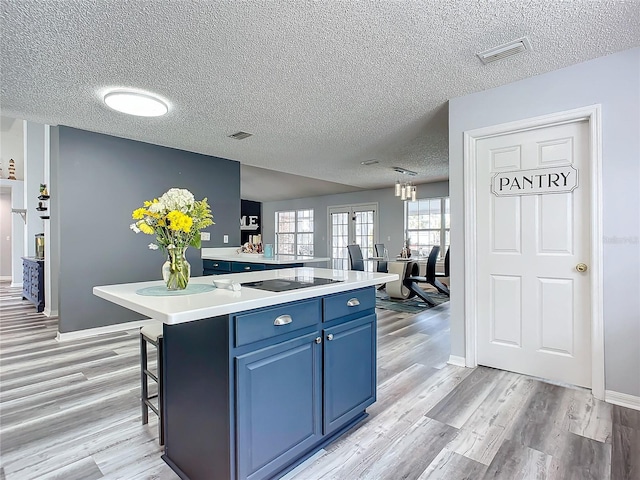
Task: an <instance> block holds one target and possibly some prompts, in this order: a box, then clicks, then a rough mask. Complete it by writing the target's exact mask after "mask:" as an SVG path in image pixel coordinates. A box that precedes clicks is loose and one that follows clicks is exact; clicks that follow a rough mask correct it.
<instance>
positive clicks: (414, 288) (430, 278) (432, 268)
mask: <svg viewBox="0 0 640 480" xmlns="http://www.w3.org/2000/svg"><path fill="white" fill-rule="evenodd" d="M439 254H440V247H439V246H434V247H433V248H432V249H431V251H430V252H429V258H427V271H426V275H425V276H424V277H420V276H417V275H412V276H409V277H406V278H405V279H404V281H403V283H404V286H405V287H407V288H408V289H409V290H411V292H412V293H414V294H415V295H417V296H419V297H420V298H422V299H423V300H424V301H425V302H427V303H428V304H429V305H431V306H434V305H436V303H435V302H434V301H433V299H431V297H430V296H429V294H428V293H427V292H425V291H424V290H422V288H420V286H419V285H418V282H422V283H428V284H430V285H433V286H434V287H435V288H436V289H437V290H438V291H439V292H440V293H442V294H444V295H447V296H449V289H448V288H447V286H446V285H444V284H442V283H441V282H440V281H439V280H438V279H437V278H436V262H437V261H438V255H439Z"/></svg>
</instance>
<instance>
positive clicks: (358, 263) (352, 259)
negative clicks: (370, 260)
mask: <svg viewBox="0 0 640 480" xmlns="http://www.w3.org/2000/svg"><path fill="white" fill-rule="evenodd" d="M347 250H348V251H349V270H358V271H360V272H364V260H363V258H362V250H361V249H360V245H357V244H354V245H347Z"/></svg>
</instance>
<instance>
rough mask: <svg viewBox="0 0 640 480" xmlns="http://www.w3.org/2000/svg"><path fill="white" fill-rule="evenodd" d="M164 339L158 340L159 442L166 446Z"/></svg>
mask: <svg viewBox="0 0 640 480" xmlns="http://www.w3.org/2000/svg"><path fill="white" fill-rule="evenodd" d="M162 343H163V342H162V337H160V338H159V339H158V358H157V360H156V361H157V364H158V440H159V441H160V445H164V399H163V397H164V392H163V391H162V388H163V387H162V359H163V358H164V357H163V355H162V353H163V352H162V349H163V347H162Z"/></svg>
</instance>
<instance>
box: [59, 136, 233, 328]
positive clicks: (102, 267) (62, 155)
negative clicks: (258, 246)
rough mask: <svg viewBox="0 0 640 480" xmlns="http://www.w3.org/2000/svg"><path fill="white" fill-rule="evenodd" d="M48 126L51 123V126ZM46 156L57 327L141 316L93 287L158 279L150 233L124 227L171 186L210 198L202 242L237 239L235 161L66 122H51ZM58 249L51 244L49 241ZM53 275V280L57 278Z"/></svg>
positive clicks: (193, 252) (195, 265) (193, 258)
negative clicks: (53, 148) (53, 143)
mask: <svg viewBox="0 0 640 480" xmlns="http://www.w3.org/2000/svg"><path fill="white" fill-rule="evenodd" d="M52 130H53V129H52ZM55 130H57V131H56V132H54V133H53V134H52V136H57V139H58V147H57V152H54V154H53V155H52V157H51V161H52V163H54V162H55V165H52V168H51V175H52V178H51V186H50V195H51V197H52V202H51V203H52V205H54V208H55V209H56V211H55V212H52V216H51V218H52V220H54V221H56V222H57V225H58V227H59V233H58V234H57V236H58V237H57V238H56V239H52V241H53V242H57V243H58V245H57V249H58V251H59V261H60V263H59V274H58V298H59V306H58V307H59V316H60V321H59V331H60V332H61V333H66V332H72V331H77V330H83V329H87V328H95V327H102V326H107V325H112V324H116V323H122V322H127V321H134V320H140V319H142V316H141V315H139V314H135V313H133V312H130V311H128V310H127V309H124V308H122V307H118V306H116V305H114V304H112V303H110V302H107V301H105V300H103V299H100V298H98V297H96V296H94V295H93V293H92V289H93V287H94V286H96V285H108V284H118V283H129V282H141V281H147V280H160V279H161V273H160V272H161V267H162V264H163V263H164V261H165V258H164V256H163V254H162V251H161V250H156V251H153V250H149V248H148V247H147V245H148V244H149V243H151V242H152V241H154V239H155V237H154V236H151V235H144V234H142V233H138V234H135V233H134V232H133V231H132V230H130V229H129V225H130V224H131V223H132V222H133V220H132V218H131V212H132V211H133V210H134V209H135V208H138V207H139V206H142V203H143V201H144V200H151V199H153V198H157V197H159V196H160V195H162V194H163V193H164V192H166V191H167V190H168V189H169V188H172V187H178V188H187V189H189V190H190V191H191V192H192V193H193V194H194V195H195V197H196V199H198V200H199V199H202V198H203V197H207V198H208V201H209V204H210V205H211V209H212V212H213V220H214V222H215V225H212V226H211V227H209V228H207V229H206V230H205V231H208V232H210V233H211V241H209V242H203V246H204V247H218V246H223V245H224V244H223V242H222V240H223V235H225V234H226V235H229V242H230V243H229V245H238V244H239V242H240V221H239V219H240V164H239V163H238V162H236V161H232V160H226V159H222V158H216V157H210V156H206V155H201V154H197V153H192V152H186V151H182V150H175V149H172V148H167V147H161V146H158V145H151V144H148V143H142V142H137V141H133V140H127V139H123V138H118V137H112V136H109V135H102V134H99V133H92V132H87V131H83V130H78V129H74V128H69V127H63V126H60V127H56V128H55ZM54 248H55V246H54ZM187 259H188V260H189V262H190V263H191V269H192V276H199V275H202V260H201V259H200V250H197V249H195V248H189V249H188V250H187ZM54 281H55V280H54Z"/></svg>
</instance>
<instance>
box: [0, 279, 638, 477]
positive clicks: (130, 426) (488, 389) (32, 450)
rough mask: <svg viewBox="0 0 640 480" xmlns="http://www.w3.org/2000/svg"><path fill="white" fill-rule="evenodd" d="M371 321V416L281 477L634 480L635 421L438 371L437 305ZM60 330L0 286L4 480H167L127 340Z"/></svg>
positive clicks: (445, 341) (509, 379)
mask: <svg viewBox="0 0 640 480" xmlns="http://www.w3.org/2000/svg"><path fill="white" fill-rule="evenodd" d="M378 314H379V317H378V332H379V335H378V345H379V351H378V362H379V363H378V367H379V368H378V401H377V402H376V403H375V404H374V405H372V406H371V407H370V408H369V409H368V411H369V413H370V416H369V417H368V418H367V419H366V420H365V421H364V422H362V423H361V424H360V425H359V426H358V427H356V428H355V429H353V430H352V431H351V432H349V434H347V435H346V436H344V437H342V438H341V439H340V440H338V441H337V442H335V443H334V444H332V445H331V446H330V447H329V448H328V449H327V450H325V451H322V452H320V453H319V454H318V455H317V456H316V457H314V459H312V460H311V461H308V462H306V463H305V464H303V465H302V466H301V467H299V468H298V469H296V470H295V471H293V472H290V474H289V475H287V477H286V478H288V479H294V480H319V479H335V480H356V479H385V480H386V479H389V480H396V479H405V478H406V479H421V480H423V479H443V480H457V479H489V478H492V479H505V480H518V479H576V480H578V479H579V480H583V479H584V480H587V479H598V480H606V479H611V480H640V412H637V411H634V410H629V409H625V408H622V407H616V406H612V405H609V404H606V403H603V402H599V401H596V400H594V399H593V398H592V397H591V395H590V394H589V392H588V391H586V390H583V389H577V388H565V387H561V386H557V385H552V384H550V383H545V382H542V381H539V380H536V379H533V378H530V377H526V376H522V375H518V374H513V373H509V372H503V371H499V370H494V369H490V368H484V367H480V368H477V369H475V370H470V369H465V368H460V367H455V366H452V365H447V363H446V361H447V359H448V356H449V330H448V323H449V318H448V317H449V310H448V305H447V304H444V305H441V306H439V307H436V308H434V309H431V310H428V311H425V312H423V313H420V314H417V315H410V314H406V313H396V312H392V311H388V310H380V311H379V312H378ZM56 322H57V320H56V319H55V318H52V319H47V318H46V317H44V316H43V315H41V314H38V313H35V309H34V308H33V307H32V306H31V305H30V304H28V303H27V302H24V301H22V300H21V297H20V291H19V290H18V289H15V288H10V287H8V285H7V284H6V283H3V284H0V466H1V467H0V480H4V479H7V480H27V479H54V478H55V479H64V480H73V479H82V480H91V479H97V478H112V479H127V480H129V479H167V480H168V479H177V478H178V477H177V476H176V475H175V474H174V473H173V472H172V471H171V470H170V469H169V467H168V466H166V465H165V464H164V462H163V461H162V460H161V459H160V454H161V447H159V445H158V443H157V439H156V435H157V428H156V423H155V422H156V420H155V416H154V415H150V424H149V425H146V426H143V425H141V423H140V406H139V386H140V378H139V363H138V362H139V344H138V335H137V332H136V331H132V332H122V333H117V334H110V335H101V336H99V337H94V338H91V339H85V340H78V341H73V342H65V343H58V342H56V340H55V335H56V331H57V324H56ZM211 480H225V479H211Z"/></svg>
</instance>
